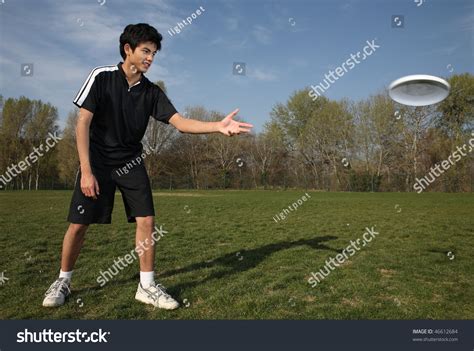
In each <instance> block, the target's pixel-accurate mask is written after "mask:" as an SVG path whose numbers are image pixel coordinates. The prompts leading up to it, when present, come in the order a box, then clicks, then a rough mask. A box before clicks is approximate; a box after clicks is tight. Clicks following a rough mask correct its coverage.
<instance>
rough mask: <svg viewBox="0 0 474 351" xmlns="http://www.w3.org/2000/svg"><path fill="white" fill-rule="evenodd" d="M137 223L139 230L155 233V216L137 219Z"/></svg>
mask: <svg viewBox="0 0 474 351" xmlns="http://www.w3.org/2000/svg"><path fill="white" fill-rule="evenodd" d="M136 221H137V226H138V228H140V229H141V230H146V231H150V232H152V231H153V225H154V224H155V218H154V217H153V216H147V217H137V218H136Z"/></svg>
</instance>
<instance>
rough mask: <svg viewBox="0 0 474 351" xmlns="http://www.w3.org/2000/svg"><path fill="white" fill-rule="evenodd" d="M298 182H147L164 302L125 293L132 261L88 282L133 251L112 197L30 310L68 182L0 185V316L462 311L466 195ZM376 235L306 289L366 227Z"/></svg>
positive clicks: (468, 302) (341, 315) (473, 299)
mask: <svg viewBox="0 0 474 351" xmlns="http://www.w3.org/2000/svg"><path fill="white" fill-rule="evenodd" d="M304 193H305V191H173V192H168V191H166V192H155V193H154V199H155V208H156V212H157V223H158V226H160V225H161V226H162V228H163V229H164V230H166V231H167V232H168V233H166V234H165V235H164V237H163V238H162V239H161V240H160V241H159V242H158V244H157V257H156V274H157V277H158V280H159V281H160V282H161V283H163V284H164V285H165V286H166V287H168V291H169V292H170V293H171V294H172V295H173V296H175V297H176V298H177V299H179V300H180V301H181V302H182V307H181V308H179V309H177V310H175V311H164V310H159V309H154V308H153V307H152V306H149V305H143V304H141V303H139V302H137V301H135V300H134V295H135V291H136V288H137V283H138V278H139V275H138V271H139V269H138V263H137V262H134V263H133V264H131V265H130V266H128V267H127V268H125V269H124V270H123V271H121V272H120V273H119V274H118V275H117V276H116V277H115V278H114V279H113V280H111V281H110V282H109V283H107V284H106V285H105V286H103V287H100V286H99V284H98V283H97V282H96V279H97V277H98V275H99V272H100V271H101V270H106V269H108V268H109V267H110V266H111V265H112V264H113V262H114V258H117V257H119V256H122V257H123V256H124V255H126V254H127V253H129V252H130V251H131V250H132V249H133V248H134V235H135V234H134V230H135V228H134V225H133V224H128V223H126V219H125V214H124V208H123V204H122V200H121V196H120V194H119V193H117V196H116V203H115V209H114V216H113V223H112V224H111V225H102V226H100V225H94V226H91V228H90V229H89V232H88V234H87V236H86V242H85V246H84V248H83V250H82V252H81V256H80V257H79V260H78V262H77V265H76V268H75V272H74V276H73V282H72V292H73V294H72V296H71V297H70V298H69V300H68V302H67V303H66V305H64V306H63V307H61V308H56V309H46V308H43V307H42V306H41V302H42V299H43V294H44V292H45V290H46V289H47V288H48V286H49V285H50V284H51V283H52V281H53V280H54V279H55V278H56V277H57V274H58V271H59V260H60V250H61V244H62V239H63V235H64V231H65V230H66V227H67V223H66V221H65V218H66V215H67V210H68V206H69V201H70V197H71V192H70V191H37V192H34V191H32V192H26V191H25V192H5V191H2V192H0V248H1V255H0V274H1V273H2V272H4V276H5V277H7V278H8V280H5V281H4V283H3V284H2V285H1V286H0V303H1V308H0V319H473V318H474V288H473V278H474V254H473V248H474V235H473V234H474V195H473V194H441V193H427V194H415V193H413V194H405V193H324V192H309V194H310V195H311V198H310V199H308V200H307V201H306V202H303V204H302V205H301V206H300V207H299V208H298V209H297V210H296V211H293V212H290V214H289V215H288V216H287V218H286V219H284V220H282V221H279V222H278V223H275V221H274V220H273V217H274V216H275V215H276V214H277V213H279V212H281V211H282V209H283V208H285V207H287V206H289V205H291V204H292V203H293V202H295V201H297V200H298V199H300V198H301V197H302V196H303V195H304ZM366 227H369V228H372V227H374V228H376V230H377V232H378V233H379V234H378V235H377V236H376V238H374V239H373V241H372V242H370V243H369V244H368V245H367V246H365V247H363V248H361V249H360V251H357V252H356V253H355V254H354V255H353V256H352V257H350V258H349V259H348V260H346V261H345V262H344V264H342V265H340V266H339V267H337V268H335V269H334V270H333V271H332V272H331V273H330V274H329V275H328V276H327V277H326V278H325V279H324V280H322V281H321V282H320V283H319V284H318V285H317V286H316V287H315V288H312V287H311V286H310V284H309V283H308V282H307V280H308V278H309V277H310V274H311V272H316V271H318V270H319V269H321V268H323V266H324V264H325V261H326V260H327V259H329V258H330V257H335V256H336V255H337V254H338V253H340V252H341V251H342V250H343V249H344V248H345V247H347V246H348V245H349V244H350V241H351V240H356V239H357V238H361V237H362V234H363V233H364V231H365V228H366Z"/></svg>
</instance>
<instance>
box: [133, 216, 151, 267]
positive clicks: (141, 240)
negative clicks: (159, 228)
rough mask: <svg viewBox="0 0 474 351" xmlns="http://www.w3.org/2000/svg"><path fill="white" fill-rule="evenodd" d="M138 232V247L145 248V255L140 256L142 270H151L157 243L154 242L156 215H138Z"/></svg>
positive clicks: (136, 239) (136, 243)
mask: <svg viewBox="0 0 474 351" xmlns="http://www.w3.org/2000/svg"><path fill="white" fill-rule="evenodd" d="M135 219H136V221H137V234H136V238H135V245H136V247H142V248H143V255H141V256H140V271H142V272H151V271H153V270H154V269H153V268H154V263H155V245H152V243H153V237H152V233H153V225H154V217H153V216H148V217H136V218H135Z"/></svg>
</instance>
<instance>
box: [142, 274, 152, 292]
mask: <svg viewBox="0 0 474 351" xmlns="http://www.w3.org/2000/svg"><path fill="white" fill-rule="evenodd" d="M154 283H155V271H151V272H141V271H140V284H141V285H142V287H143V288H145V289H146V288H148V287H149V286H150V285H151V284H154Z"/></svg>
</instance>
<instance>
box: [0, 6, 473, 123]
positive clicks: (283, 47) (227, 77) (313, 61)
mask: <svg viewBox="0 0 474 351" xmlns="http://www.w3.org/2000/svg"><path fill="white" fill-rule="evenodd" d="M416 1H418V3H416V2H415V0H341V1H336V0H332V1H318V0H311V1H305V0H292V1H291V0H286V1H263V0H241V1H234V0H225V1H217V0H203V1H179V0H175V1H168V0H138V1H129V0H96V1H94V0H74V1H69V0H57V1H48V0H45V1H42V0H38V1H34V0H0V40H1V43H2V49H1V54H0V94H2V95H3V96H4V97H19V96H21V95H25V96H27V97H29V98H32V99H41V100H43V101H46V102H50V103H52V104H53V105H55V106H57V107H58V109H59V116H60V125H61V126H64V122H65V119H66V116H67V114H68V112H69V111H71V110H72V109H73V104H72V99H73V98H74V96H75V94H76V93H77V91H78V89H79V88H80V86H81V85H82V83H83V81H84V80H85V78H86V77H87V75H88V73H89V72H90V70H91V69H92V68H93V67H96V66H101V65H108V64H116V63H118V62H119V61H121V57H120V54H119V50H118V39H119V36H120V34H121V32H122V31H123V28H124V27H125V26H126V25H127V24H129V23H138V22H146V23H149V24H151V25H153V26H154V27H156V28H157V29H158V31H160V32H161V33H162V34H163V37H164V40H163V42H162V45H163V48H162V51H161V52H160V53H158V54H157V56H156V57H155V62H154V63H153V65H152V67H151V69H150V70H149V71H148V73H147V74H146V76H147V77H148V78H149V79H150V80H152V81H156V80H159V79H161V80H164V81H165V83H166V85H167V88H168V96H169V97H170V99H171V100H172V101H173V103H174V105H175V106H176V108H177V109H178V111H183V110H184V108H185V107H186V106H194V105H202V106H204V107H206V108H208V109H212V110H217V111H220V112H223V113H228V112H231V111H232V110H233V109H234V108H236V107H240V109H241V113H240V116H241V117H242V118H244V119H246V120H247V121H250V122H252V123H253V124H254V125H255V127H256V131H257V132H260V131H261V130H262V126H263V124H264V123H265V122H266V121H268V120H269V119H270V115H269V113H270V111H271V109H272V107H273V106H274V105H275V104H276V103H278V102H283V103H284V102H285V101H286V100H287V99H288V97H289V96H290V95H291V94H292V93H293V92H294V91H295V90H297V89H302V88H305V87H308V86H309V85H311V84H318V83H319V82H320V81H321V80H322V79H323V78H324V74H325V73H327V72H328V70H329V69H334V68H335V67H337V66H339V65H340V64H341V63H342V62H344V61H345V60H347V59H348V58H349V57H350V54H351V53H356V52H357V51H359V50H362V48H363V47H364V45H365V44H366V41H367V40H369V41H370V40H375V43H376V44H377V45H380V48H378V49H377V51H376V53H375V54H373V55H372V56H370V57H369V58H367V59H366V60H365V61H363V62H361V63H360V64H359V65H357V66H356V67H355V68H354V69H352V70H350V71H349V72H347V73H346V74H345V75H344V76H343V77H341V78H339V80H338V81H336V82H335V83H334V84H333V85H332V86H331V87H330V88H329V89H328V90H327V92H326V94H325V95H326V96H327V97H329V98H332V99H340V98H343V97H346V98H350V99H353V100H359V99H363V98H367V97H369V96H370V95H372V94H376V93H377V92H380V91H381V90H383V89H385V88H386V87H387V86H388V85H389V84H390V82H391V81H392V80H394V79H397V78H399V77H401V76H404V75H408V74H432V75H437V76H440V77H449V76H450V75H452V74H459V73H464V72H470V73H472V74H474V2H473V1H471V0H416ZM420 1H423V2H422V3H420ZM101 3H103V5H101ZM418 5H419V6H418ZM200 6H202V7H203V8H204V9H205V12H203V13H202V14H201V15H200V16H198V17H197V18H196V19H195V20H194V21H193V23H192V24H190V25H188V26H186V27H185V28H184V29H183V30H182V32H181V33H179V34H176V35H174V36H170V35H169V34H168V30H169V29H170V28H171V27H174V26H176V23H177V22H180V21H183V20H184V19H186V18H187V17H188V16H190V15H191V14H192V13H193V12H195V11H196V10H197V9H198V8H199V7H200ZM392 15H403V16H404V27H403V28H392ZM234 62H245V63H246V67H247V72H246V76H237V75H233V71H232V65H233V63H234ZM22 63H33V64H34V68H33V69H34V71H33V75H32V76H29V77H23V76H21V74H20V71H21V64H22Z"/></svg>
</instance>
